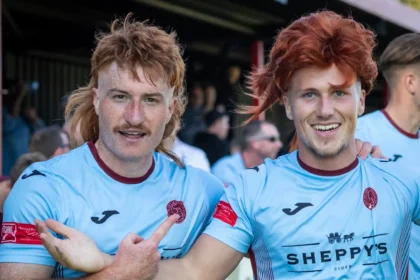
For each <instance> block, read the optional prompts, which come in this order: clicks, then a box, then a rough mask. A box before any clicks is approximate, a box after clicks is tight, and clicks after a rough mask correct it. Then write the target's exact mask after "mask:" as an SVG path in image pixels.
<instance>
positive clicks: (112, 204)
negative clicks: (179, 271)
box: [0, 142, 224, 278]
mask: <svg viewBox="0 0 420 280" xmlns="http://www.w3.org/2000/svg"><path fill="white" fill-rule="evenodd" d="M223 188H224V187H223V184H222V183H221V182H220V181H219V180H218V179H216V178H215V177H214V176H213V175H211V174H209V173H208V172H205V171H202V170H201V169H196V168H194V167H186V168H185V169H183V168H181V167H179V166H178V165H176V163H174V162H171V161H170V160H169V159H167V158H166V156H164V155H161V154H158V153H155V154H154V164H153V165H152V167H151V168H150V170H149V171H148V172H147V174H146V175H145V176H143V177H140V178H125V177H122V176H120V175H118V174H116V173H114V172H113V171H112V170H110V169H109V168H108V167H107V166H106V165H105V163H104V162H103V161H102V160H101V159H100V158H99V156H98V153H97V150H96V148H95V145H94V144H93V143H91V142H90V143H87V144H84V145H83V146H81V147H80V148H77V149H75V150H73V151H71V152H69V153H67V154H65V155H62V156H59V157H55V158H53V159H51V160H49V161H46V162H41V163H35V164H33V165H31V166H30V167H29V168H28V169H26V170H25V171H24V172H23V175H22V176H21V177H20V179H19V180H18V182H17V183H16V185H15V186H14V187H13V189H12V191H11V192H10V195H9V197H8V198H7V200H6V202H5V204H4V217H3V227H2V240H1V245H0V262H19V263H31V264H41V265H48V266H55V271H54V274H53V277H55V278H73V277H80V276H83V273H80V272H76V271H73V270H69V269H67V268H64V267H63V266H61V265H58V264H56V262H55V260H54V259H53V258H52V257H51V256H50V255H49V253H48V251H47V250H46V249H45V248H44V247H43V246H42V244H41V240H40V237H39V235H38V233H37V230H36V228H35V226H34V219H40V220H45V219H47V218H51V219H54V220H57V221H59V222H61V223H64V224H65V225H67V226H70V227H72V228H75V229H77V230H79V231H82V232H84V233H85V234H87V235H89V236H90V237H92V238H93V240H95V241H96V243H97V245H98V247H99V249H100V250H101V251H104V252H106V253H108V254H115V253H116V252H117V249H118V245H119V243H120V242H121V240H122V239H124V237H125V236H126V235H127V234H128V233H129V232H135V233H137V234H138V235H140V236H142V237H143V238H145V239H146V238H148V237H150V236H151V234H152V233H153V232H154V231H155V230H156V229H157V227H158V226H159V225H160V224H161V223H162V222H163V221H164V220H165V219H166V218H167V217H168V216H169V215H172V214H173V213H177V214H179V215H180V218H179V219H178V221H177V223H176V224H175V225H174V226H173V227H172V228H171V229H170V231H169V233H168V235H167V236H166V237H165V238H164V239H163V240H162V242H161V243H160V245H159V251H160V253H161V255H162V258H163V259H167V258H178V257H181V256H183V255H184V254H185V253H186V252H187V251H188V250H189V248H190V247H191V246H192V244H193V243H194V241H195V240H196V239H197V237H198V236H199V235H200V234H201V232H202V231H203V230H204V228H205V227H206V225H207V224H208V223H209V221H210V220H211V216H212V215H213V214H214V209H215V207H216V205H217V202H218V201H219V199H220V197H221V196H222V194H223Z"/></svg>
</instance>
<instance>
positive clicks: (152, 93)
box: [107, 88, 163, 97]
mask: <svg viewBox="0 0 420 280" xmlns="http://www.w3.org/2000/svg"><path fill="white" fill-rule="evenodd" d="M111 93H121V94H130V92H128V91H126V90H122V89H118V88H111V89H109V90H108V92H107V94H111ZM143 96H145V97H156V96H161V97H163V93H161V92H151V93H144V94H143Z"/></svg>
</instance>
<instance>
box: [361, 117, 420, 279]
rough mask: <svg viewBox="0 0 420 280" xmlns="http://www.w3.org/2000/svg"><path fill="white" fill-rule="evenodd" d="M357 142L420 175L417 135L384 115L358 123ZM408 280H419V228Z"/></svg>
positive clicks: (414, 230)
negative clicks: (379, 149) (379, 150)
mask: <svg viewBox="0 0 420 280" xmlns="http://www.w3.org/2000/svg"><path fill="white" fill-rule="evenodd" d="M356 138H359V139H361V140H363V141H369V142H371V143H372V144H373V145H379V147H380V148H381V150H382V153H383V154H384V155H385V156H387V157H388V158H389V159H390V160H392V161H395V162H397V163H400V164H403V165H405V166H412V168H414V169H416V170H417V173H420V139H419V133H417V134H411V133H407V132H405V131H404V130H402V129H401V128H400V127H398V125H397V124H396V123H395V122H394V121H393V120H392V119H391V118H390V116H389V115H388V114H387V113H386V112H385V111H375V112H373V113H370V114H367V115H365V116H363V117H361V118H359V119H358V124H357V128H356ZM410 280H420V226H417V225H413V228H412V231H411V245H410Z"/></svg>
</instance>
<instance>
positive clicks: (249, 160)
mask: <svg viewBox="0 0 420 280" xmlns="http://www.w3.org/2000/svg"><path fill="white" fill-rule="evenodd" d="M241 155H242V160H243V161H244V165H245V168H251V167H254V166H258V165H260V164H262V163H263V162H264V159H262V158H261V157H260V156H258V155H257V154H256V153H255V152H253V151H249V150H244V151H242V152H241Z"/></svg>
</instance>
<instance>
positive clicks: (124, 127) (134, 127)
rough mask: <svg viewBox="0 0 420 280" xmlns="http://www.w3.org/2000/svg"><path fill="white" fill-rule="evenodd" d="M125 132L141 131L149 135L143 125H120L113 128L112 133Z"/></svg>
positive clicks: (148, 131)
mask: <svg viewBox="0 0 420 280" xmlns="http://www.w3.org/2000/svg"><path fill="white" fill-rule="evenodd" d="M127 130H138V131H141V132H142V133H147V134H149V133H150V130H149V129H148V128H147V127H145V126H143V125H139V126H132V125H121V126H117V127H115V128H114V132H116V133H118V132H119V131H127Z"/></svg>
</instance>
